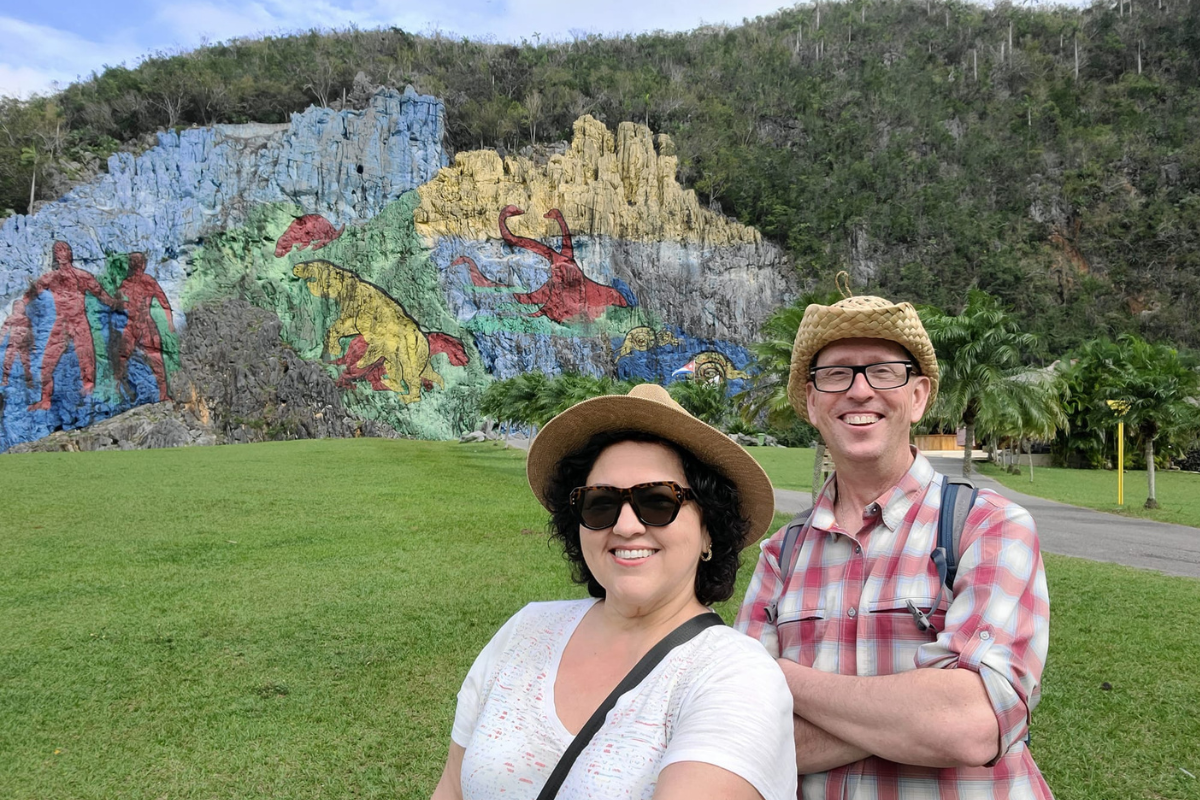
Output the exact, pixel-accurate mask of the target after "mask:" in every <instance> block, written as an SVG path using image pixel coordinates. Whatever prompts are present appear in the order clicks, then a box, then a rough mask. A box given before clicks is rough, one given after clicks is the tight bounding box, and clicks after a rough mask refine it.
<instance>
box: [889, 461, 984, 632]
mask: <svg viewBox="0 0 1200 800" xmlns="http://www.w3.org/2000/svg"><path fill="white" fill-rule="evenodd" d="M964 487H969V488H970V489H971V491H969V492H967V491H960V490H962V489H963V488H964ZM978 495H979V490H978V489H977V488H975V484H973V483H971V482H970V481H969V480H967V479H966V478H951V477H950V476H948V475H943V476H942V501H941V505H940V506H939V507H938V526H937V542H936V543H935V544H934V546H933V552H931V553H930V554H929V557H930V558H931V559H932V560H933V563H934V565H935V566H936V567H937V571H938V579H939V582H938V591H937V596H936V597H934V598H933V605H932V606H931V607H930V609H929V611H921V609H919V608H918V607H917V604H916V603H914V602H913V601H912V600H909V601H908V602H907V604H906V605H907V606H908V610H909V612H910V613H911V614H912V615H913V620H914V621H915V622H916V623H917V627H918V628H920V629H921V630H923V631H933V632H934V633H936V632H937V628H935V627H934V625H933V620H932V619H930V617H931V616H932V614H933V612H935V611H937V608H938V606H939V605H941V603H942V593H943V592H945V591H946V589H950V591H951V592H953V591H954V579H955V578H957V577H958V556H959V550H960V549H961V542H962V534H963V529H964V528H965V527H966V526H967V515H969V514H970V513H971V508H972V507H973V506H974V505H975V498H976V497H977V496H978Z"/></svg>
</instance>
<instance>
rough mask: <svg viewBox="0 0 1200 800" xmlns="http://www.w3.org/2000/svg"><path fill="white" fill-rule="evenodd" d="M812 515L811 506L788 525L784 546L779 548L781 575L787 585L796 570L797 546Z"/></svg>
mask: <svg viewBox="0 0 1200 800" xmlns="http://www.w3.org/2000/svg"><path fill="white" fill-rule="evenodd" d="M812 513H813V510H812V507H811V506H809V507H808V508H806V509H804V510H803V511H801V512H800V514H799V515H798V516H797V517H796V518H795V519H793V520H792V521H791V522H789V523H788V526H787V531H786V532H785V533H784V534H783V544H781V545H780V547H779V575H780V577H782V578H783V582H784V583H787V579H788V576H789V575H791V574H792V570H793V569H795V568H796V564H795V560H796V544H797V543H798V542H799V541H800V535H801V534H802V533H804V527H805V525H807V524H808V518H809V517H811V516H812Z"/></svg>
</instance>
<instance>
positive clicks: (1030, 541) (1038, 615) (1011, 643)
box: [916, 490, 1050, 759]
mask: <svg viewBox="0 0 1200 800" xmlns="http://www.w3.org/2000/svg"><path fill="white" fill-rule="evenodd" d="M954 588H955V592H954V599H953V602H951V604H950V608H949V610H948V611H947V612H946V628H945V630H944V631H942V632H941V633H940V634H939V635H938V637H937V639H936V640H935V641H933V642H931V643H929V644H927V645H923V646H922V647H921V648H920V649H919V650H918V652H917V656H916V666H917V667H923V668H933V669H948V668H958V669H969V670H971V671H972V672H976V673H978V674H979V676H980V677H981V678H982V679H983V683H984V687H985V689H986V691H987V695H988V699H989V700H990V702H991V704H992V709H993V711H994V712H995V714H996V721H997V722H998V723H999V727H1000V752H999V754H998V755H997V759H999V757H1000V756H1003V755H1004V754H1005V753H1007V752H1008V751H1009V749H1010V748H1011V747H1012V746H1013V744H1015V743H1016V742H1018V741H1020V740H1021V739H1022V738H1024V736H1025V733H1026V731H1027V730H1028V727H1029V717H1030V714H1031V713H1032V712H1033V709H1034V708H1035V707H1036V706H1037V703H1038V700H1039V699H1040V697H1041V679H1042V670H1043V668H1044V667H1045V664H1046V652H1047V648H1048V647H1049V642H1050V598H1049V595H1048V593H1047V590H1046V572H1045V568H1044V567H1043V565H1042V555H1041V549H1040V547H1039V543H1038V536H1037V529H1036V528H1035V526H1034V523H1033V518H1032V517H1031V516H1030V515H1029V512H1027V511H1026V510H1025V509H1023V508H1021V507H1020V506H1018V505H1016V504H1015V503H1011V502H1009V501H1007V500H1005V499H1004V498H1003V497H1001V496H1000V495H997V494H995V493H994V492H989V491H986V490H985V491H981V492H980V494H979V498H978V499H977V500H976V503H975V506H974V508H973V509H972V510H971V513H970V515H969V516H968V518H967V522H966V527H965V530H964V532H963V538H962V541H961V543H960V552H959V566H958V577H957V578H956V580H955V586H954Z"/></svg>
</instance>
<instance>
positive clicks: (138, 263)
mask: <svg viewBox="0 0 1200 800" xmlns="http://www.w3.org/2000/svg"><path fill="white" fill-rule="evenodd" d="M49 261H50V266H49V269H48V270H47V271H46V272H45V273H43V274H42V275H40V276H38V277H37V279H36V280H34V281H33V282H32V283H31V284H30V285H29V287H28V288H27V290H26V291H25V292H24V294H22V295H21V296H19V297H18V298H16V299H15V300H14V301H13V303H12V307H11V311H10V313H9V316H8V317H7V319H5V320H4V323H3V325H2V326H0V346H3V348H4V358H3V371H2V372H0V446H3V447H5V448H6V447H8V446H9V445H11V444H13V443H15V442H16V441H26V440H27V439H23V438H18V436H19V435H20V433H21V432H23V431H27V430H32V431H37V430H41V429H45V428H50V429H51V430H53V429H55V428H59V427H67V426H70V427H79V426H81V425H86V424H90V423H91V422H92V421H95V420H98V419H104V418H106V417H108V416H112V415H113V414H116V413H120V412H121V411H124V410H127V409H128V408H131V407H133V406H135V405H140V404H142V403H148V402H159V401H162V400H166V399H167V397H168V395H169V383H168V374H169V371H172V370H174V369H176V368H177V366H178V351H177V347H176V341H175V337H174V333H175V331H174V325H173V321H172V318H171V306H170V302H169V301H168V300H167V297H166V294H165V293H164V292H163V290H162V287H161V286H159V285H158V282H157V281H156V280H155V279H154V278H153V277H152V276H150V275H147V274H146V272H145V269H146V260H145V255H144V254H143V253H129V254H111V255H110V257H109V258H108V259H107V260H106V269H105V271H104V272H103V273H102V274H101V275H100V276H99V277H97V276H96V275H93V274H92V273H90V272H87V271H86V270H83V269H80V268H79V267H78V266H76V264H75V258H74V253H73V251H72V248H71V245H70V244H69V243H68V242H65V241H54V242H52V243H51V246H50V253H49Z"/></svg>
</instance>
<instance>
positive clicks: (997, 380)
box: [921, 289, 1049, 477]
mask: <svg viewBox="0 0 1200 800" xmlns="http://www.w3.org/2000/svg"><path fill="white" fill-rule="evenodd" d="M921 319H922V321H923V322H924V323H925V329H926V330H927V331H928V332H929V338H930V340H931V341H932V342H933V347H934V350H936V351H937V357H938V370H939V372H940V373H941V383H940V387H939V390H938V397H937V400H936V401H935V404H934V407H933V408H932V409H931V410H930V412H929V416H930V417H931V418H933V419H935V420H940V421H942V422H945V423H948V424H951V425H954V426H955V427H957V426H958V425H959V424H962V425H963V426H965V427H966V434H967V435H966V441H965V442H964V444H963V469H962V473H963V476H964V477H969V476H970V474H971V450H972V448H973V447H974V445H975V426H976V423H977V422H978V421H979V420H980V418H981V415H982V416H983V419H984V420H985V421H987V420H996V419H999V418H1000V417H1001V416H1002V415H1003V414H1004V413H1005V412H1004V411H1003V409H1004V408H1005V406H1012V407H1015V408H1021V409H1024V412H1023V413H1029V412H1032V411H1034V410H1035V409H1037V408H1039V407H1040V405H1041V403H1040V402H1038V401H1037V399H1036V395H1037V394H1038V393H1040V392H1041V389H1040V387H1037V386H1035V385H1033V384H1031V383H1030V382H1028V381H1026V380H1022V379H1021V377H1020V376H1022V375H1023V374H1025V373H1026V372H1027V368H1026V367H1025V365H1024V364H1023V363H1022V360H1021V353H1022V351H1023V350H1028V349H1031V348H1033V347H1034V346H1035V345H1036V344H1037V340H1036V338H1035V337H1034V336H1033V334H1030V333H1023V332H1022V331H1021V329H1020V326H1019V325H1018V324H1017V322H1016V320H1014V319H1013V318H1012V317H1011V316H1009V314H1008V312H1006V311H1005V310H1004V309H1003V308H1001V307H1000V304H999V302H998V301H997V300H996V299H995V298H993V297H992V296H991V295H989V294H988V293H987V292H984V291H981V290H979V289H972V290H971V291H970V292H968V293H967V306H966V308H964V309H963V310H962V313H960V314H959V315H958V316H951V315H949V314H946V313H945V312H943V311H941V310H939V309H936V308H928V307H927V308H923V309H921ZM1017 417H1018V418H1019V417H1020V414H1017ZM1042 423H1046V424H1049V420H1048V419H1044V420H1042V421H1041V422H1039V423H1038V424H1039V425H1040V424H1042Z"/></svg>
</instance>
